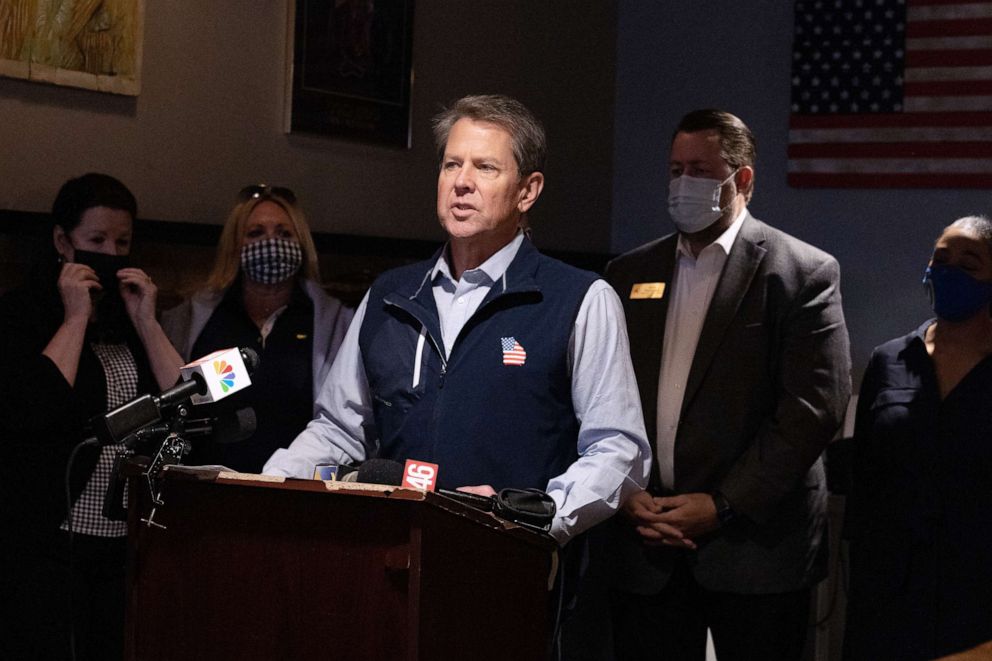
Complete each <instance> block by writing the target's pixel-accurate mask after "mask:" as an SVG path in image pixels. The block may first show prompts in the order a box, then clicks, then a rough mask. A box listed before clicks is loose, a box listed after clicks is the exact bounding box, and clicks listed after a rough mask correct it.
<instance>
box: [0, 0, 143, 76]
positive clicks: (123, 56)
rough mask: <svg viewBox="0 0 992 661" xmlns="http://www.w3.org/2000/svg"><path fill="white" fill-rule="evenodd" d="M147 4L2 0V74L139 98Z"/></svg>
mask: <svg viewBox="0 0 992 661" xmlns="http://www.w3.org/2000/svg"><path fill="white" fill-rule="evenodd" d="M144 3H145V0H0V75H3V76H9V77H12V78H24V79H26V80H35V81H39V82H45V83H52V84H55V85H67V86H70V87H82V88H85V89H91V90H96V91H99V92H110V93H113V94H125V95H128V96H137V95H138V92H139V91H140V90H141V47H142V36H143V34H144V14H145V11H144V10H145V4H144Z"/></svg>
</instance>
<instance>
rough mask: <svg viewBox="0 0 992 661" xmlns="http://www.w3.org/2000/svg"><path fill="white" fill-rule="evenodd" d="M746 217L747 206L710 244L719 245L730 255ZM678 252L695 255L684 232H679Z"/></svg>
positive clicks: (688, 255) (690, 255)
mask: <svg viewBox="0 0 992 661" xmlns="http://www.w3.org/2000/svg"><path fill="white" fill-rule="evenodd" d="M746 217H747V207H744V209H742V210H741V212H740V213H739V214H738V215H737V218H734V222H732V223H730V227H728V228H727V229H725V230H724V231H723V234H721V235H720V236H718V237H717V238H716V240H715V241H713V243H711V244H710V246H713V245H716V246H719V247H720V248H722V249H723V252H724V254H725V255H729V254H730V249H731V248H732V247H733V245H734V240H735V239H737V235H738V234H739V233H740V231H741V225H743V224H744V219H745V218H746ZM710 246H706V248H709V247H710ZM706 248H703V250H705V249H706ZM678 252H679V253H680V254H682V255H685V256H687V257H693V254H692V248H691V247H690V246H689V240H688V239H686V238H685V235H684V234H679V242H678ZM700 252H702V251H700Z"/></svg>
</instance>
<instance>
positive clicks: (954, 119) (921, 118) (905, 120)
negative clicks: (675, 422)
mask: <svg viewBox="0 0 992 661" xmlns="http://www.w3.org/2000/svg"><path fill="white" fill-rule="evenodd" d="M790 125H791V126H792V127H793V128H856V127H866V128H870V127H888V126H897V127H908V126H913V127H915V126H992V114H990V113H987V112H962V113H953V114H949V113H927V112H920V113H913V114H905V113H877V114H874V115H793V116H792V118H791V120H790Z"/></svg>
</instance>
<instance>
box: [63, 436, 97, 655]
mask: <svg viewBox="0 0 992 661" xmlns="http://www.w3.org/2000/svg"><path fill="white" fill-rule="evenodd" d="M92 445H96V446H99V445H100V442H99V441H98V440H97V439H96V437H95V436H91V437H89V438H87V439H86V440H84V441H81V442H80V443H78V444H76V447H74V448H72V452H70V453H69V461H68V462H66V465H65V519H66V527H67V528H68V532H69V658H70V659H71V660H72V661H76V608H75V605H76V604H75V599H74V598H73V593H74V592H75V589H76V575H75V557H74V554H73V541H74V538H73V536H74V535H75V533H74V532H73V526H72V523H73V521H72V480H71V478H72V465H73V464H74V463H76V457H77V456H78V455H79V451H80V450H82V449H83V448H85V447H89V446H92Z"/></svg>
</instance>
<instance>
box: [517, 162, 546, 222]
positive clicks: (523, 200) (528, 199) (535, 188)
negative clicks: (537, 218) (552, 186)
mask: <svg viewBox="0 0 992 661" xmlns="http://www.w3.org/2000/svg"><path fill="white" fill-rule="evenodd" d="M542 190H544V173H543V172H531V173H530V174H529V175H527V176H526V177H524V179H523V181H522V182H521V183H520V199H519V200H518V201H517V210H518V211H520V213H527V210H528V209H530V208H531V207H532V206H534V203H535V202H537V198H539V197H540V196H541V191H542Z"/></svg>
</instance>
